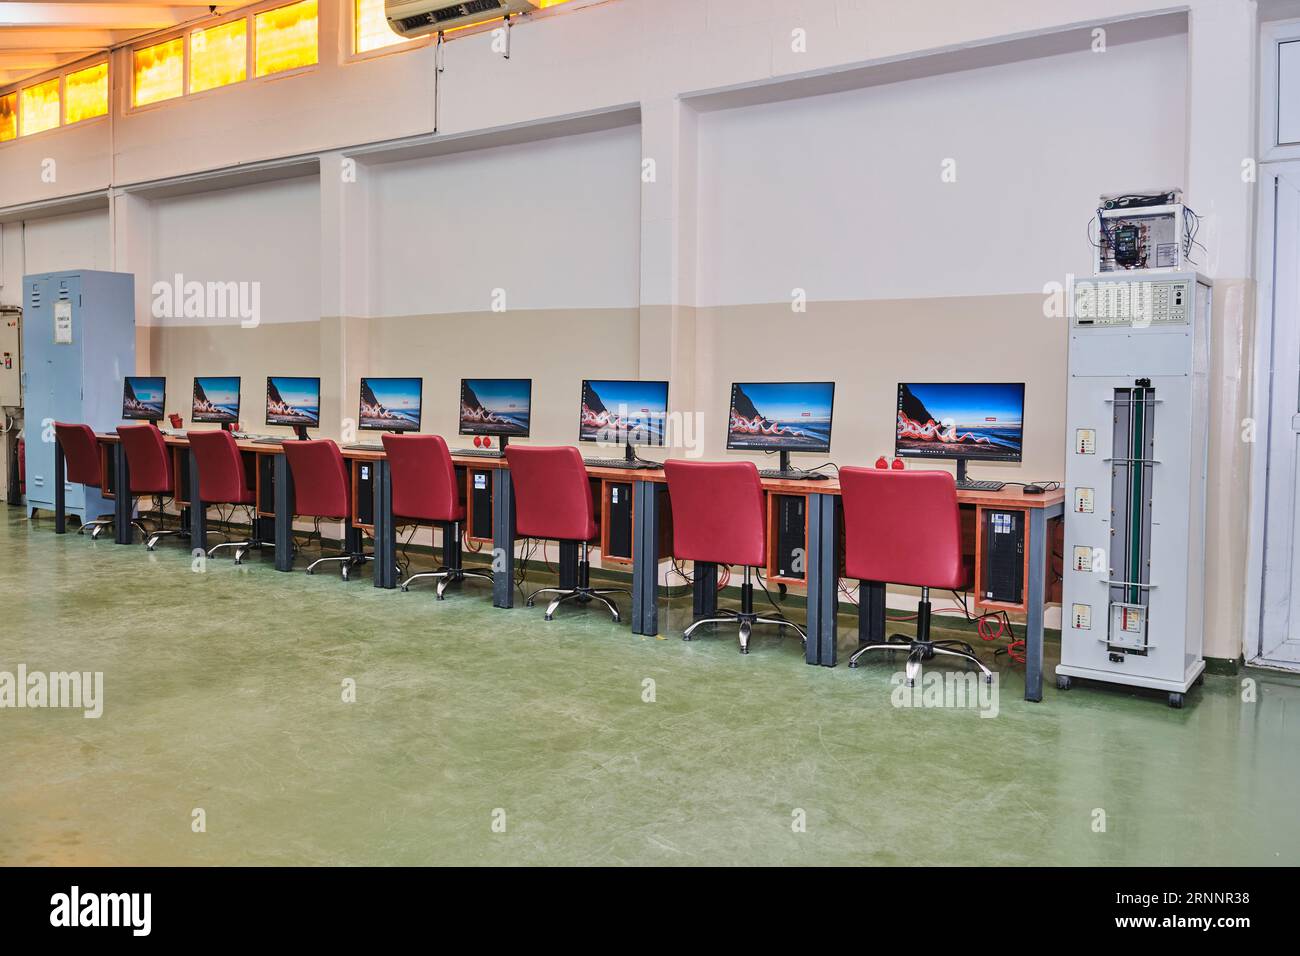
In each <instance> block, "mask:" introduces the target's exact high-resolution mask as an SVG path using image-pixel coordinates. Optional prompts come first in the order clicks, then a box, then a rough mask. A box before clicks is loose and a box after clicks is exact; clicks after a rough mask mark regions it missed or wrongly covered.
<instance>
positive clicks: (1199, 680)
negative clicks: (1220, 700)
mask: <svg viewBox="0 0 1300 956" xmlns="http://www.w3.org/2000/svg"><path fill="white" fill-rule="evenodd" d="M1204 683H1205V671H1201V672H1200V673H1199V674H1197V675H1196V686H1197V687H1200V686H1201V685H1202V684H1204Z"/></svg>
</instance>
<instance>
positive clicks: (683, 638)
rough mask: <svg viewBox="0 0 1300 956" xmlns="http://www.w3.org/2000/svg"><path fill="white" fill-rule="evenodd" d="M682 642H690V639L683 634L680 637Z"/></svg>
mask: <svg viewBox="0 0 1300 956" xmlns="http://www.w3.org/2000/svg"><path fill="white" fill-rule="evenodd" d="M682 640H683V641H690V640H692V638H690V637H687V636H686V635H685V634H683V635H682Z"/></svg>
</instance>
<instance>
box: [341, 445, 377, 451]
mask: <svg viewBox="0 0 1300 956" xmlns="http://www.w3.org/2000/svg"><path fill="white" fill-rule="evenodd" d="M343 448H344V450H345V451H383V450H384V446H383V445H344V446H343Z"/></svg>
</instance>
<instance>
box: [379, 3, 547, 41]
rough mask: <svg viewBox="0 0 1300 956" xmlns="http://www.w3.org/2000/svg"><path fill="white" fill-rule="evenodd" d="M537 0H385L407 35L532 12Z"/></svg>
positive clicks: (392, 21)
mask: <svg viewBox="0 0 1300 956" xmlns="http://www.w3.org/2000/svg"><path fill="white" fill-rule="evenodd" d="M537 8H538V4H537V3H536V2H534V0H461V2H460V3H449V2H448V0H384V15H385V16H387V17H388V25H389V26H390V27H391V28H392V29H393V32H394V33H399V34H401V35H402V36H404V37H418V36H424V35H425V34H426V33H440V32H442V31H444V30H454V29H456V28H457V27H467V26H470V25H471V24H475V23H482V22H484V21H485V20H496V19H499V18H501V17H504V16H513V15H516V14H520V13H531V12H532V11H534V10H536V9H537Z"/></svg>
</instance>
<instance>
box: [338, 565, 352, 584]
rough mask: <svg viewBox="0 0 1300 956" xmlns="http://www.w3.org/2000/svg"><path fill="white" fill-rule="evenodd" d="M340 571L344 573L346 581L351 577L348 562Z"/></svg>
mask: <svg viewBox="0 0 1300 956" xmlns="http://www.w3.org/2000/svg"><path fill="white" fill-rule="evenodd" d="M339 573H340V574H341V575H343V580H344V581H346V580H347V579H348V578H349V577H350V575H349V574H348V566H347V565H346V564H345V565H343V567H342V568H341V569H340V570H339Z"/></svg>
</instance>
